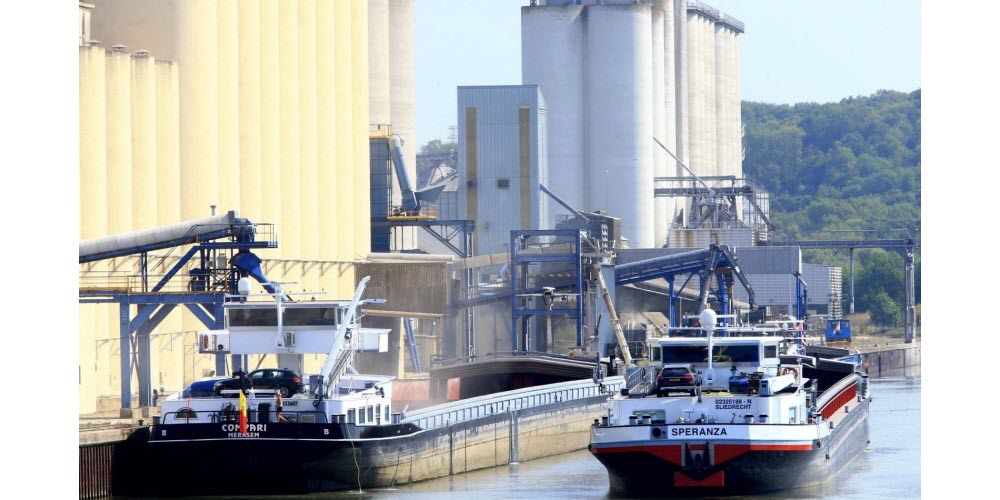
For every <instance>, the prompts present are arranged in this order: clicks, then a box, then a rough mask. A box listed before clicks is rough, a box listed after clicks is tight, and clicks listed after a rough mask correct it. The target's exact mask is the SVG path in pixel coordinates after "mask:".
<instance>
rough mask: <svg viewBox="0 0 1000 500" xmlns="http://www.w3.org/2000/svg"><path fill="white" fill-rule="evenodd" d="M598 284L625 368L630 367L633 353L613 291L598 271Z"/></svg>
mask: <svg viewBox="0 0 1000 500" xmlns="http://www.w3.org/2000/svg"><path fill="white" fill-rule="evenodd" d="M597 285H598V286H600V287H601V296H602V297H603V298H604V305H605V306H607V308H608V316H610V317H611V326H612V327H614V329H615V338H616V339H618V347H619V349H621V351H622V358H623V359H624V360H625V368H628V367H630V366H632V353H631V352H630V351H629V349H628V342H626V341H625V332H623V331H622V324H621V321H619V320H618V313H617V312H615V304H614V302H613V301H612V300H611V293H610V292H608V285H607V283H605V282H604V275H602V274H601V273H597Z"/></svg>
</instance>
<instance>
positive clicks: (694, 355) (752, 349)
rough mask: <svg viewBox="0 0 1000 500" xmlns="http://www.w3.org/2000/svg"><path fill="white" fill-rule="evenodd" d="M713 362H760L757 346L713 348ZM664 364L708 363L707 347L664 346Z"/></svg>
mask: <svg viewBox="0 0 1000 500" xmlns="http://www.w3.org/2000/svg"><path fill="white" fill-rule="evenodd" d="M712 354H713V356H712V361H714V362H723V363H756V362H757V361H759V360H760V356H759V355H758V354H759V353H758V349H757V346H756V345H723V346H719V345H717V346H712ZM663 362H664V363H666V364H669V363H707V362H708V347H707V346H695V345H684V346H664V347H663Z"/></svg>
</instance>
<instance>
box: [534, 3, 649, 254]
mask: <svg viewBox="0 0 1000 500" xmlns="http://www.w3.org/2000/svg"><path fill="white" fill-rule="evenodd" d="M650 22H651V21H650V6H649V5H648V4H626V5H591V6H588V7H587V45H586V47H587V83H588V89H587V103H588V105H589V108H588V116H587V122H588V124H589V125H588V130H587V151H588V166H589V170H590V172H589V175H588V181H589V185H588V192H589V204H588V208H589V209H590V210H598V209H607V210H608V213H609V214H610V215H611V216H613V217H621V219H622V234H623V235H624V236H625V237H626V238H628V240H629V246H630V247H632V248H649V247H651V246H652V245H653V244H654V239H653V236H654V232H653V229H652V228H653V182H652V179H653V145H654V143H653V141H652V138H651V137H650V131H652V130H653V113H652V82H653V77H652V75H651V72H652V66H653V60H652V50H651V48H652V41H651V36H650V35H651V33H650ZM543 92H544V90H543ZM550 177H551V176H550Z"/></svg>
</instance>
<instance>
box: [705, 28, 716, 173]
mask: <svg viewBox="0 0 1000 500" xmlns="http://www.w3.org/2000/svg"><path fill="white" fill-rule="evenodd" d="M700 22H701V27H702V37H701V42H702V44H703V47H702V50H701V52H702V53H703V54H704V57H705V65H704V70H705V79H704V82H705V116H704V118H705V127H704V129H703V133H704V134H705V153H704V154H705V164H706V165H707V167H708V170H707V172H708V175H719V164H718V162H717V161H716V160H717V158H716V156H715V153H716V149H715V142H716V132H717V130H716V125H715V124H716V123H717V121H718V116H717V114H716V112H717V110H716V105H715V20H714V19H712V18H709V17H705V16H701V21H700Z"/></svg>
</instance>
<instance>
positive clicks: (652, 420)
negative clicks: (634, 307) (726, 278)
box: [589, 310, 871, 496]
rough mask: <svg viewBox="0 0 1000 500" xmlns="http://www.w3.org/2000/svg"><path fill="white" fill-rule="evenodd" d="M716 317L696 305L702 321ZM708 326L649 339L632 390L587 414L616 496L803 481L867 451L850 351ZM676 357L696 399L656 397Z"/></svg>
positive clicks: (716, 491) (858, 379) (746, 490)
mask: <svg viewBox="0 0 1000 500" xmlns="http://www.w3.org/2000/svg"><path fill="white" fill-rule="evenodd" d="M715 321H716V317H715V313H714V312H712V311H711V310H706V311H705V312H703V313H702V317H701V324H703V325H715ZM711 330H712V329H711V328H709V329H708V333H707V334H700V335H695V336H683V333H688V334H690V333H691V332H690V331H688V332H677V333H680V335H674V336H669V337H664V338H651V339H648V340H647V347H648V349H649V354H650V355H649V365H648V366H647V367H643V368H635V369H633V378H632V379H631V380H630V383H629V384H628V385H629V387H631V390H630V389H625V390H623V391H621V393H619V394H616V395H614V396H613V397H611V398H610V399H609V400H608V407H607V413H606V415H604V416H602V417H601V418H600V419H599V420H597V421H595V422H594V425H593V428H592V431H591V444H590V447H589V449H590V451H591V453H593V455H594V456H595V457H596V458H597V459H598V460H600V461H601V463H602V464H604V466H605V467H606V468H607V470H608V476H609V479H610V486H611V490H612V492H613V493H615V494H621V495H628V496H647V495H655V496H671V495H682V496H688V495H726V494H753V493H759V492H766V491H775V490H783V489H790V488H800V487H806V486H811V485H815V484H820V483H824V482H827V481H829V480H831V479H832V478H833V477H834V475H835V474H837V472H839V471H840V470H841V469H842V468H843V467H844V466H845V465H846V464H848V463H849V462H851V461H852V460H853V459H854V458H855V457H856V456H857V455H858V454H859V453H861V452H862V451H863V450H864V449H865V446H866V445H867V443H868V442H869V441H868V437H869V422H868V406H869V402H870V401H871V396H870V394H869V391H868V378H867V375H865V374H863V373H862V372H861V371H860V365H859V362H858V358H857V356H856V353H852V352H851V351H848V350H846V349H835V348H829V347H820V346H803V345H802V340H801V336H799V337H798V338H795V336H794V335H795V333H796V332H795V331H794V330H792V331H791V332H789V331H787V330H784V329H778V328H766V327H765V328H761V327H732V328H723V329H721V330H720V331H719V332H718V333H716V334H715V335H713V334H712V333H711ZM798 333H799V334H801V332H798ZM789 334H791V335H789ZM709 350H711V352H712V356H711V357H709V356H708V352H709ZM677 363H683V364H690V365H692V366H693V367H694V369H695V370H697V371H698V372H699V374H700V377H701V385H700V386H697V387H696V388H695V390H694V391H693V392H695V395H693V396H692V395H687V394H685V395H684V396H667V397H658V396H657V394H656V391H655V387H656V382H655V378H656V376H657V374H658V373H659V370H660V368H661V367H663V366H664V365H671V364H677Z"/></svg>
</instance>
